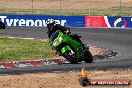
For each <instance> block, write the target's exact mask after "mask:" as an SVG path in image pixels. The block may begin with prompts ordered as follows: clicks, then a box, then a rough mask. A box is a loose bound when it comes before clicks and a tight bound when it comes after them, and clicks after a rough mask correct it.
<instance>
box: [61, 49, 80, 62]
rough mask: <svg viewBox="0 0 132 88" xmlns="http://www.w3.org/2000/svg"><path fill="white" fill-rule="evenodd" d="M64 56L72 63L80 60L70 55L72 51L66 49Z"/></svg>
mask: <svg viewBox="0 0 132 88" xmlns="http://www.w3.org/2000/svg"><path fill="white" fill-rule="evenodd" d="M63 56H64V57H65V58H66V59H67V60H69V61H70V62H71V63H72V64H77V63H78V61H77V60H76V58H74V57H73V56H72V55H70V52H69V51H66V52H65V53H64V54H63Z"/></svg>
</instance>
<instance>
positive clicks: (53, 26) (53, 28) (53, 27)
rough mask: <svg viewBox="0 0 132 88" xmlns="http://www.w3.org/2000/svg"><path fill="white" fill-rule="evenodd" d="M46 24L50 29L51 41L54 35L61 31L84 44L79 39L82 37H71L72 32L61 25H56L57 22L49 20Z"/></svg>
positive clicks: (75, 35) (74, 35)
mask: <svg viewBox="0 0 132 88" xmlns="http://www.w3.org/2000/svg"><path fill="white" fill-rule="evenodd" d="M46 24H47V28H48V32H47V34H48V37H49V39H50V37H51V35H52V33H54V32H56V31H57V30H60V31H61V32H63V33H66V34H68V35H69V36H70V37H71V38H73V39H75V40H77V41H79V42H80V43H82V42H81V40H80V39H79V38H81V36H78V35H77V34H73V35H70V34H71V32H70V28H69V27H65V26H62V25H60V24H56V22H55V21H54V20H53V19H48V20H47V22H46Z"/></svg>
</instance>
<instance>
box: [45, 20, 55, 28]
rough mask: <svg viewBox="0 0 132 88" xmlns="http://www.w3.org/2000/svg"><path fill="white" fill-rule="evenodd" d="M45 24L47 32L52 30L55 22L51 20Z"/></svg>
mask: <svg viewBox="0 0 132 88" xmlns="http://www.w3.org/2000/svg"><path fill="white" fill-rule="evenodd" d="M46 24H47V28H48V29H49V30H52V28H53V27H54V26H55V25H56V22H55V21H54V20H53V19H48V20H47V21H46Z"/></svg>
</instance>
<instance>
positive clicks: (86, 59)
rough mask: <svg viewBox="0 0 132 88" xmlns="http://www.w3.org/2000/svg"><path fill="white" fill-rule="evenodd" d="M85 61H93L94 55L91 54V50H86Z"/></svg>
mask: <svg viewBox="0 0 132 88" xmlns="http://www.w3.org/2000/svg"><path fill="white" fill-rule="evenodd" d="M85 56H86V57H85V62H86V63H92V61H93V56H92V54H91V52H90V51H89V50H87V51H86V52H85Z"/></svg>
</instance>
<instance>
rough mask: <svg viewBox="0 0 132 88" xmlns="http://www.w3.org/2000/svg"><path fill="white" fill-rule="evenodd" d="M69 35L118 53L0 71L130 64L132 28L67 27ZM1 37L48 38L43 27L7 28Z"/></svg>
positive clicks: (51, 69) (64, 69) (118, 66)
mask: <svg viewBox="0 0 132 88" xmlns="http://www.w3.org/2000/svg"><path fill="white" fill-rule="evenodd" d="M71 33H72V34H75V33H76V34H78V35H80V36H81V40H82V42H84V43H85V44H87V45H91V46H99V47H102V48H104V49H107V50H112V51H115V52H117V53H118V55H117V56H115V57H111V58H102V57H94V61H93V63H81V64H69V63H67V64H60V65H58V64H52V65H44V66H38V67H37V66H36V67H33V66H31V67H30V66H29V67H25V68H12V69H0V74H5V73H6V74H19V73H20V74H21V73H31V72H51V71H75V70H80V69H81V68H82V67H85V69H86V70H91V69H97V70H100V69H124V68H126V69H127V68H131V67H132V29H119V28H118V29H114V28H112V29H108V28H71ZM0 35H1V36H10V37H22V38H35V39H48V37H47V29H46V28H43V27H7V28H6V29H0Z"/></svg>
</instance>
